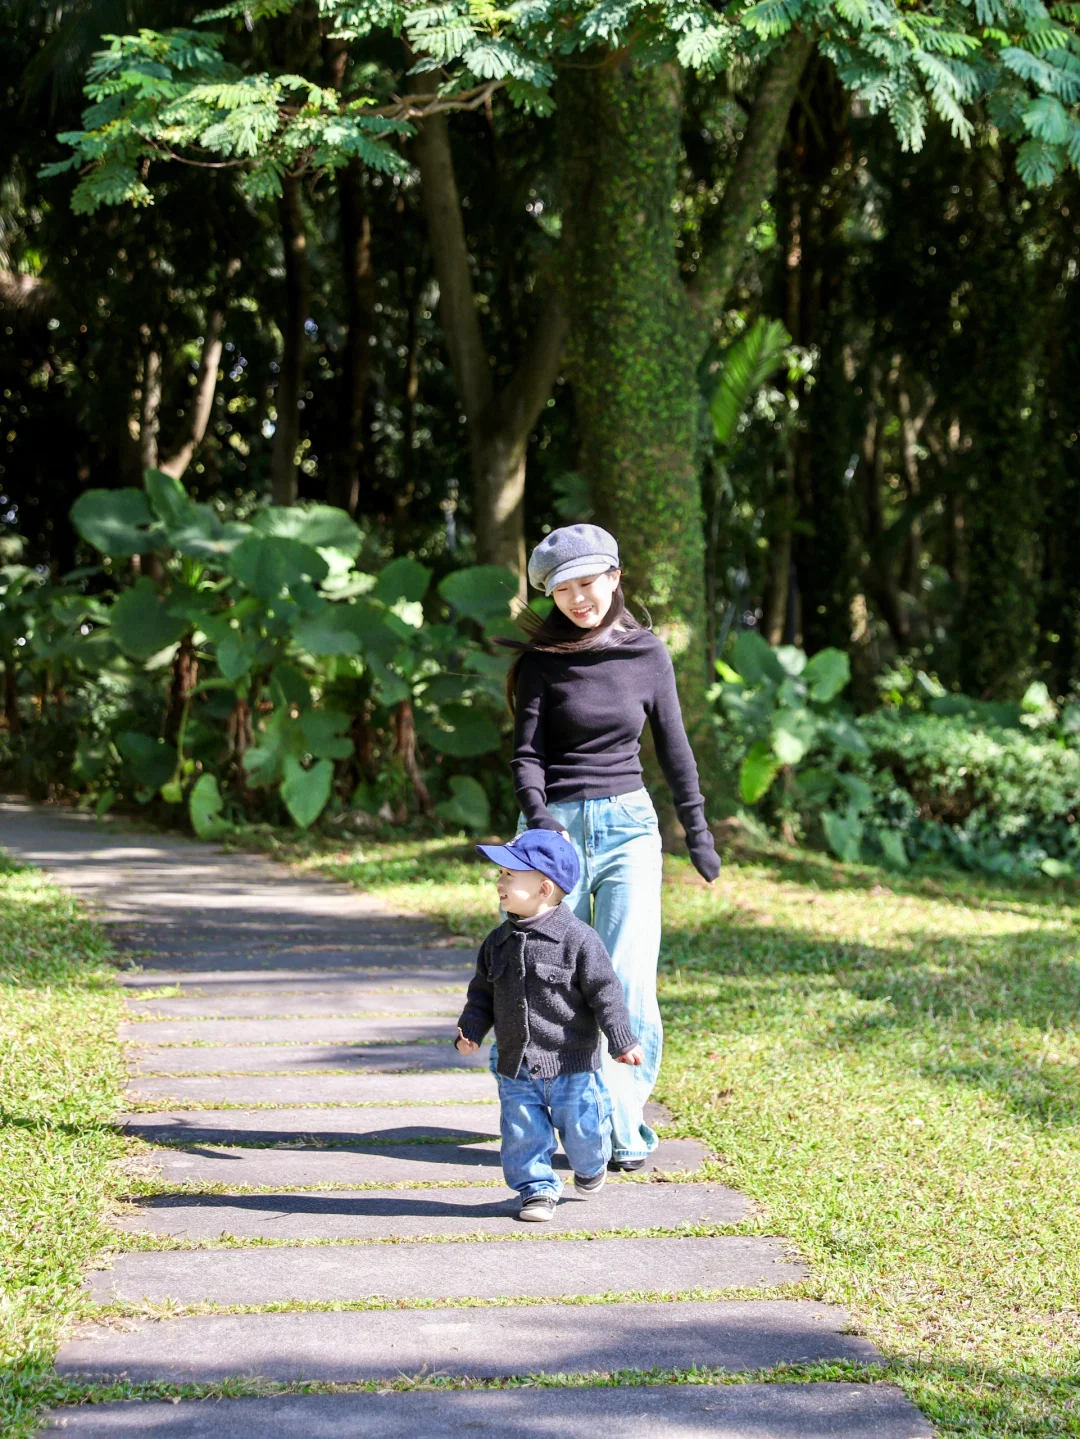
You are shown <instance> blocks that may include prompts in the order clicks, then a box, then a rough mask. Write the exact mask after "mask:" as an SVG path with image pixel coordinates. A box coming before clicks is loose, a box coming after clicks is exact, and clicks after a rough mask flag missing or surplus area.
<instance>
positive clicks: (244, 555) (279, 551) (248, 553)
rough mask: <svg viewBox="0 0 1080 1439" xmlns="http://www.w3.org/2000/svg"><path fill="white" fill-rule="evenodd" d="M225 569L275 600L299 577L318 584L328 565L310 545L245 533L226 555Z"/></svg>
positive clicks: (257, 592)
mask: <svg viewBox="0 0 1080 1439" xmlns="http://www.w3.org/2000/svg"><path fill="white" fill-rule="evenodd" d="M228 568H229V572H230V574H232V575H235V577H236V578H237V579H238V580H239V581H240V583H241V584H242V585H243V586H244V588H245V589H248V590H250V591H251V593H252V594H253V595H258V597H259V599H261V600H276V599H277V598H278V597H279V596H280V595H281V594H282V593H283V592H284V591H285V590H286V589H288V587H289V586H290V585H294V584H296V583H297V582H298V581H301V580H308V581H310V582H312V583H314V584H318V583H319V581H320V580H322V579H324V578H325V577H326V575H327V574H328V573H329V566H328V565H327V563H326V561H325V560H324V559H323V557H322V555H320V554H319V552H318V550H316V549H313V548H312V546H311V545H307V544H304V543H303V542H302V541H300V540H291V539H281V538H278V537H277V536H272V535H271V536H266V535H260V534H254V535H248V537H247V539H245V540H241V542H240V544H238V545H237V547H236V549H235V550H233V552H232V554H231V555H230V556H229V558H228Z"/></svg>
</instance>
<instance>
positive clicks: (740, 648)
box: [732, 630, 787, 685]
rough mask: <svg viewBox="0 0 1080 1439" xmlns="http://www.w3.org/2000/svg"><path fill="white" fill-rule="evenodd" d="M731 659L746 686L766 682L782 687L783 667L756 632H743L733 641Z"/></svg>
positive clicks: (766, 642) (774, 653)
mask: <svg viewBox="0 0 1080 1439" xmlns="http://www.w3.org/2000/svg"><path fill="white" fill-rule="evenodd" d="M732 658H733V659H734V661H735V668H736V669H737V670H738V672H739V674H740V675H741V676H742V678H743V680H745V682H746V683H747V684H748V685H760V684H764V683H766V682H767V681H768V682H769V683H771V684H775V685H782V684H783V683H784V680H785V679H786V678H787V674H786V672H785V670H784V667H783V665H782V664H781V663H780V661H779V660H778V659H777V658H776V651H775V650H774V649H773V647H772V645H770V644H769V642H768V641H767V640H765V639H763V638H762V637H761V635H759V634H758V632H757V630H743V632H742V633H741V634H740V635H739V638H738V639H737V640H736V641H735V649H734V653H733V655H732Z"/></svg>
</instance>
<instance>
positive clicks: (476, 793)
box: [435, 774, 491, 834]
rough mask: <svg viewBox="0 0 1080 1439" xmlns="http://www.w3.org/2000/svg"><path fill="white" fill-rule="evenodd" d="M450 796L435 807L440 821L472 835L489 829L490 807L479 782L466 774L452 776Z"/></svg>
mask: <svg viewBox="0 0 1080 1439" xmlns="http://www.w3.org/2000/svg"><path fill="white" fill-rule="evenodd" d="M450 794H451V798H450V799H444V800H443V802H442V803H441V804H437V805H436V806H435V813H436V814H437V815H438V816H439V818H440V819H444V820H445V821H446V822H447V824H452V825H458V826H460V828H462V829H466V830H469V831H471V832H472V833H473V834H479V833H482V832H484V831H485V830H488V829H490V828H491V805H490V804H489V803H488V797H487V794H486V793H485V791H484V786H483V785H482V784H481V783H480V781H479V780H476V779H473V778H472V776H471V775H467V774H455V775H452V776H451V778H450Z"/></svg>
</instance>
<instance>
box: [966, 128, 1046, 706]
mask: <svg viewBox="0 0 1080 1439" xmlns="http://www.w3.org/2000/svg"><path fill="white" fill-rule="evenodd" d="M993 163H994V162H993V160H992V159H989V158H984V157H979V158H978V159H976V160H974V161H973V162H972V166H971V169H972V170H973V171H974V176H973V181H974V188H975V194H976V197H977V199H978V214H979V217H980V221H981V225H980V229H981V233H980V234H978V235H977V236H976V238H975V241H974V243H973V244H972V245H970V246H969V247H968V248H969V251H970V252H973V253H972V254H971V262H970V263H971V268H972V272H973V273H974V274H975V275H976V277H977V284H978V290H977V292H976V293H977V296H978V302H977V304H975V305H972V307H971V315H970V319H969V321H968V328H969V330H970V332H971V333H970V342H971V350H970V355H971V363H970V364H969V366H968V368H967V375H968V379H967V381H966V383H965V384H964V385H962V386H961V388H960V391H959V395H958V398H959V401H960V404H959V406H958V408H959V410H960V420H961V424H962V426H963V428H964V430H965V431H966V432H967V433H968V434H969V435H970V436H971V446H970V449H969V450H968V453H967V456H966V463H965V465H964V471H965V472H966V473H965V477H966V486H965V493H964V548H965V551H966V565H965V568H966V571H967V587H966V592H965V594H964V599H963V604H962V605H961V608H960V613H959V616H958V622H957V627H956V641H957V671H958V676H959V679H960V684H961V688H962V689H963V690H964V691H965V693H967V694H970V695H974V696H975V697H976V698H979V699H991V698H994V699H1000V698H1009V697H1012V696H1015V695H1016V694H1018V693H1020V692H1021V691H1022V690H1023V688H1024V686H1025V684H1026V683H1027V681H1028V680H1029V679H1030V678H1031V668H1032V664H1033V661H1034V657H1035V643H1036V617H1037V614H1038V608H1039V598H1040V593H1039V592H1040V572H1039V570H1040V567H1039V563H1038V558H1037V543H1038V527H1039V522H1040V519H1041V515H1040V509H1041V505H1040V499H1041V495H1040V488H1039V483H1038V481H1040V480H1041V479H1042V472H1043V471H1042V465H1041V463H1040V461H1039V460H1038V458H1037V455H1038V431H1039V424H1040V420H1041V403H1040V397H1039V393H1038V391H1037V389H1036V386H1035V374H1034V369H1033V366H1032V364H1031V360H1030V356H1031V352H1032V332H1033V326H1034V323H1035V320H1034V316H1035V309H1034V303H1033V302H1034V298H1035V297H1034V295H1033V294H1032V293H1031V283H1030V271H1029V270H1027V269H1025V268H1023V267H1021V266H1019V265H1018V264H1017V263H1016V259H1015V256H1016V254H1017V253H1018V252H1019V249H1020V243H1021V237H1020V232H1019V228H1020V227H1019V224H1018V223H1017V221H1016V216H1017V215H1019V214H1020V213H1022V212H1021V211H1020V197H1019V196H1013V195H1011V194H1010V189H1011V183H1012V182H1011V181H1010V179H1009V178H1008V177H998V176H996V175H994V174H992V173H991V172H990V166H991V165H993ZM1033 457H1036V458H1034V460H1033ZM1033 481H1034V483H1033Z"/></svg>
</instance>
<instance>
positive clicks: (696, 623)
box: [557, 53, 706, 723]
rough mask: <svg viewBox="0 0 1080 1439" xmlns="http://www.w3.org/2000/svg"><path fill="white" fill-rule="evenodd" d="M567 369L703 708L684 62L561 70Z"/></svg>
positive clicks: (603, 484) (590, 458)
mask: <svg viewBox="0 0 1080 1439" xmlns="http://www.w3.org/2000/svg"><path fill="white" fill-rule="evenodd" d="M558 102H559V103H558V110H557V115H558V119H559V129H558V143H559V148H560V153H561V160H562V171H563V174H562V180H563V190H564V196H563V198H564V216H563V238H564V244H565V246H566V256H565V261H566V269H565V273H566V288H567V294H566V306H567V310H568V311H569V313H570V314H571V315H572V317H573V323H572V331H571V343H570V353H569V356H568V365H567V370H568V373H569V375H570V377H571V380H572V383H573V386H574V399H575V403H576V406H577V414H578V425H579V433H580V435H581V469H582V470H583V472H584V473H585V474H586V475H587V476H588V478H589V485H590V489H591V491H592V494H593V496H594V498H595V502H596V507H597V517H598V519H599V520H600V522H601V523H602V524H605V525H608V526H609V527H610V528H612V529H613V531H614V532H615V534H616V536H617V538H618V540H619V547H620V553H621V556H622V561H623V567H624V570H625V572H626V581H627V590H628V592H629V596H630V599H631V602H633V601H637V602H638V604H643V605H645V606H646V607H647V608H648V610H649V612H650V614H651V615H652V617H653V621H654V623H655V625H656V628H657V630H658V631H659V632H660V633H661V634H662V635H663V636H664V638H665V639H666V641H667V643H668V645H669V647H670V648H671V650H672V652H673V654H674V655H675V656H676V663H677V664H678V665H679V667H680V669H681V671H682V673H681V676H680V679H681V682H682V688H683V692H684V702H685V703H686V704H687V708H688V710H689V711H690V712H691V713H690V719H691V723H693V722H694V721H696V720H697V719H698V718H700V716H701V713H702V711H703V705H704V686H703V684H702V679H703V676H704V670H705V665H704V656H705V650H706V643H705V629H706V626H705V595H704V564H703V561H704V544H703V534H702V514H701V491H700V485H699V479H698V453H697V451H698V433H697V427H698V392H697V378H696V371H695V365H696V360H697V343H696V340H695V338H694V337H693V335H692V327H691V324H690V315H689V312H688V309H687V306H686V301H685V295H684V292H683V290H682V286H681V281H680V280H679V273H678V269H677V266H676V255H675V219H674V213H673V202H674V199H675V193H676V168H677V165H678V159H679V121H680V102H681V87H680V76H679V71H678V69H677V67H676V66H675V65H670V64H668V65H647V64H644V63H642V64H638V63H635V62H634V61H633V60H632V59H631V58H630V57H629V56H628V55H625V54H621V53H620V54H612V55H609V56H608V57H607V59H606V61H605V62H604V63H603V64H600V65H593V66H592V67H591V68H588V69H577V68H575V69H573V70H570V71H567V73H566V75H565V76H564V77H563V78H562V79H560V81H559V89H558Z"/></svg>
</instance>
